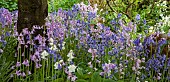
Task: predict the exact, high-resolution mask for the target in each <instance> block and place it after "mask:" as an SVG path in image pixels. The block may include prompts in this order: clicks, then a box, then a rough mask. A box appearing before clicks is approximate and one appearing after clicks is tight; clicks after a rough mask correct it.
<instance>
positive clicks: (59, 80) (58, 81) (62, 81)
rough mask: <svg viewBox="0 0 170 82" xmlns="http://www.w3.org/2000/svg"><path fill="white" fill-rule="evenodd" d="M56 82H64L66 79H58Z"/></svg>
mask: <svg viewBox="0 0 170 82" xmlns="http://www.w3.org/2000/svg"><path fill="white" fill-rule="evenodd" d="M54 82H64V79H63V78H58V79H56V80H54Z"/></svg>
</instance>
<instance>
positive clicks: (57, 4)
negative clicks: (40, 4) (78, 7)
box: [48, 0, 86, 12]
mask: <svg viewBox="0 0 170 82" xmlns="http://www.w3.org/2000/svg"><path fill="white" fill-rule="evenodd" d="M81 1H82V0H48V3H49V5H48V11H49V12H53V11H57V10H58V9H59V8H62V9H63V10H68V9H70V8H72V6H73V5H74V4H76V3H80V2H81ZM84 2H86V1H85V0H84Z"/></svg>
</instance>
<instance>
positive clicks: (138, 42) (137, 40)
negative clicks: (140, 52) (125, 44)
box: [133, 38, 140, 46]
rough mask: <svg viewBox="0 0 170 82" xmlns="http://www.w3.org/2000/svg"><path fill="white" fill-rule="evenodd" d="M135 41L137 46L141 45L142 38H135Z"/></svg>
mask: <svg viewBox="0 0 170 82" xmlns="http://www.w3.org/2000/svg"><path fill="white" fill-rule="evenodd" d="M133 43H134V44H135V46H139V44H140V39H139V38H137V39H135V40H134V41H133Z"/></svg>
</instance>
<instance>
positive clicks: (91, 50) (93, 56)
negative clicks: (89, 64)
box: [88, 48, 97, 60]
mask: <svg viewBox="0 0 170 82" xmlns="http://www.w3.org/2000/svg"><path fill="white" fill-rule="evenodd" d="M88 52H89V53H91V54H92V60H94V58H95V57H96V53H97V50H96V49H91V48H90V49H89V50H88Z"/></svg>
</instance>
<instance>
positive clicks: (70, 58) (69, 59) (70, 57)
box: [67, 50, 74, 61]
mask: <svg viewBox="0 0 170 82" xmlns="http://www.w3.org/2000/svg"><path fill="white" fill-rule="evenodd" d="M73 54H74V53H73V50H70V52H69V53H68V55H67V57H68V61H71V60H72V59H73V58H74V56H73Z"/></svg>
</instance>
